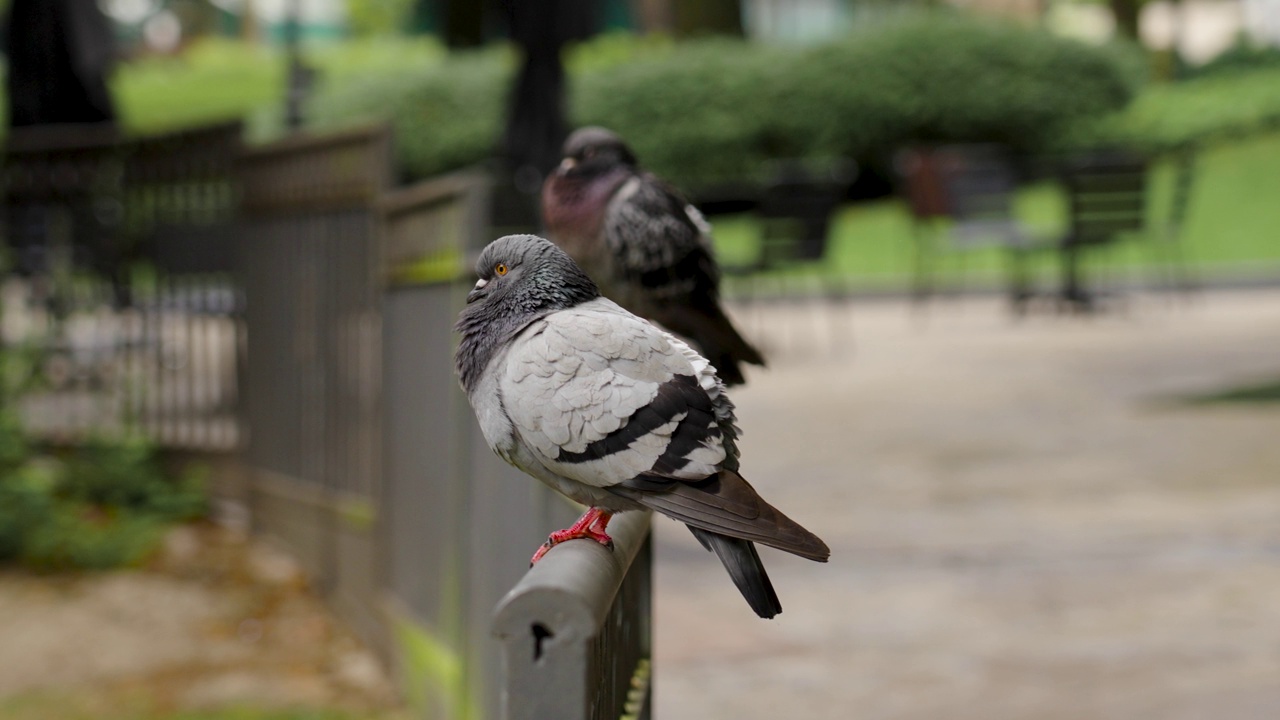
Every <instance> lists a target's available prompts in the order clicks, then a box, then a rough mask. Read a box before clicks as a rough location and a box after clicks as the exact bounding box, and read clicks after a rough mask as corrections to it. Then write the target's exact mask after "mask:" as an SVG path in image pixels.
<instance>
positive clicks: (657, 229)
mask: <svg viewBox="0 0 1280 720" xmlns="http://www.w3.org/2000/svg"><path fill="white" fill-rule="evenodd" d="M710 230H711V228H710V227H709V226H708V225H707V223H706V221H705V220H703V218H702V215H701V214H700V213H699V212H698V211H697V210H696V209H694V208H693V206H691V205H689V203H688V202H686V201H685V200H684V199H683V198H681V197H680V196H679V194H677V193H676V191H675V190H673V189H671V188H669V187H667V186H666V185H664V184H663V183H662V182H661V181H660V180H658V179H657V178H655V177H652V176H649V175H641V176H638V177H634V178H632V179H631V180H629V181H627V183H626V184H625V185H623V186H622V188H620V189H619V190H618V192H617V194H616V195H614V198H613V200H612V201H610V203H609V209H608V212H607V213H606V216H605V241H606V243H608V245H609V249H610V250H611V251H612V253H613V258H614V264H615V267H616V268H617V270H618V272H619V273H621V275H622V276H623V277H624V278H625V279H626V280H628V281H629V282H632V283H636V284H638V285H640V286H642V287H644V288H645V289H646V290H647V291H648V292H650V293H653V294H656V295H662V296H671V297H681V296H684V295H688V294H689V293H691V292H694V291H695V290H699V291H703V292H706V291H708V290H710V291H711V292H714V288H715V287H716V285H717V283H718V282H719V270H718V269H717V268H716V264H715V261H714V260H713V259H712V256H711V244H710V239H709V234H710Z"/></svg>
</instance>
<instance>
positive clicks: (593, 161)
mask: <svg viewBox="0 0 1280 720" xmlns="http://www.w3.org/2000/svg"><path fill="white" fill-rule="evenodd" d="M561 154H562V155H563V156H564V161H563V162H561V163H560V171H561V172H565V173H573V174H579V173H584V174H589V173H592V172H602V171H605V170H609V169H612V168H614V167H617V166H619V165H627V166H630V167H635V166H636V156H635V153H633V152H631V148H629V147H627V144H626V143H625V142H623V140H622V138H620V137H618V135H617V134H616V133H614V132H612V131H610V130H606V129H605V128H602V127H595V126H591V127H584V128H579V129H577V130H574V131H573V133H571V134H570V135H569V137H568V138H567V139H566V140H565V141H564V149H563V152H562V153H561Z"/></svg>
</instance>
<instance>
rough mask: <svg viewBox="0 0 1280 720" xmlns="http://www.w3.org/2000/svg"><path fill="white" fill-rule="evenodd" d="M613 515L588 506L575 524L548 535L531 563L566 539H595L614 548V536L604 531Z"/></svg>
mask: <svg viewBox="0 0 1280 720" xmlns="http://www.w3.org/2000/svg"><path fill="white" fill-rule="evenodd" d="M612 517H613V513H611V512H609V511H608V510H601V509H600V508H597V507H593V508H588V509H587V511H586V512H585V513H583V514H582V517H580V518H578V521H577V522H575V523H574V524H573V525H570V526H569V527H567V528H565V529H564V530H557V531H555V532H553V533H551V534H550V535H548V536H547V541H546V542H545V543H543V544H542V547H540V548H538V552H536V553H534V554H533V559H532V560H530V561H529V564H530V565H533V564H535V563H537V562H538V561H539V560H541V559H542V556H543V555H546V554H547V551H548V550H550V549H551V548H553V547H555V546H556V545H559V544H560V543H562V542H564V541H565V540H577V539H579V538H585V539H588V540H595V541H596V542H598V543H600V544H601V545H603V546H605V547H607V548H609V549H610V550H612V549H613V538H611V537H609V536H608V535H607V534H606V533H605V531H604V530H605V528H606V527H607V526H608V525H609V519H610V518H612Z"/></svg>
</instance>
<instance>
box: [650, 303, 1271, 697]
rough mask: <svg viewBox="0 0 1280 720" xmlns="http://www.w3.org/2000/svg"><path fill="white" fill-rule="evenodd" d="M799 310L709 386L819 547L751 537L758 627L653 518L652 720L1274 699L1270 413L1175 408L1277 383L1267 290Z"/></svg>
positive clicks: (782, 317)
mask: <svg viewBox="0 0 1280 720" xmlns="http://www.w3.org/2000/svg"><path fill="white" fill-rule="evenodd" d="M815 311H817V306H809V307H805V306H793V307H783V308H771V309H768V310H764V311H761V312H763V313H764V315H763V316H761V317H759V318H756V319H758V320H759V326H760V327H762V328H773V329H774V330H772V331H771V332H770V334H769V335H768V336H766V340H773V341H775V342H774V344H775V347H773V348H772V349H773V353H772V355H771V357H772V358H773V360H774V362H773V366H772V367H771V368H770V369H769V370H767V371H761V372H758V373H756V374H755V375H754V376H753V377H752V378H751V381H750V385H749V386H748V387H747V388H745V389H742V390H739V391H737V392H735V393H733V398H734V399H735V401H736V402H737V403H738V406H739V418H740V421H741V425H742V427H743V429H744V430H745V432H746V436H745V438H744V440H743V444H742V446H743V452H744V457H743V474H744V475H745V476H746V477H747V478H748V479H749V480H752V482H753V483H754V484H755V485H756V487H757V488H758V489H760V491H761V492H762V493H763V494H764V495H765V496H766V497H767V498H769V499H770V500H771V501H772V502H774V503H775V504H776V505H778V506H779V507H780V508H782V509H783V510H784V511H785V512H787V513H788V514H790V515H791V516H792V517H794V518H796V519H797V520H799V521H801V522H802V523H804V524H805V525H807V526H808V527H810V528H811V529H813V530H814V531H815V532H817V533H818V534H819V535H821V536H822V537H823V538H824V539H825V540H827V542H828V543H829V544H830V545H831V549H832V560H831V562H830V563H829V564H828V565H818V564H814V563H810V562H807V561H804V560H800V559H797V558H793V557H791V556H787V555H783V554H781V553H777V552H774V551H763V554H765V562H766V563H767V564H768V565H769V569H770V572H771V574H772V577H773V579H774V582H775V584H776V585H777V587H778V592H779V595H780V596H781V598H782V603H783V606H784V608H785V612H784V613H783V614H782V615H781V616H780V617H779V618H778V619H776V620H774V621H771V622H768V621H762V620H758V619H756V618H755V616H754V615H753V614H752V613H751V612H750V610H749V609H748V608H747V606H746V604H745V603H744V602H743V601H742V600H741V599H740V597H739V596H738V595H737V592H736V590H735V589H734V588H733V586H732V584H731V583H730V582H729V580H728V578H727V577H726V576H725V575H724V573H723V571H722V570H721V569H720V568H719V566H718V563H716V561H715V559H714V558H713V557H711V556H710V555H708V554H707V553H705V552H703V551H702V550H701V548H699V547H698V546H697V545H696V543H695V542H694V541H693V538H692V537H691V536H690V535H689V534H688V532H686V531H685V530H684V529H683V528H681V527H679V526H678V525H676V524H675V523H672V522H669V521H666V520H662V519H658V520H657V521H655V522H656V525H657V528H658V530H657V537H658V552H659V560H658V588H657V600H656V605H657V610H656V612H657V617H656V623H655V627H656V633H657V635H656V640H655V642H656V657H655V661H656V662H655V666H656V678H655V692H656V713H655V717H656V718H663V719H673V718H700V719H703V720H715V719H718V718H724V719H725V720H730V719H732V720H750V719H752V718H761V719H764V718H768V719H770V720H772V719H774V718H805V719H806V720H823V719H825V718H831V719H833V720H834V719H836V718H840V719H842V720H843V719H845V718H856V719H859V720H861V719H867V720H871V719H879V718H886V719H887V718H894V719H904V720H905V719H908V718H912V719H914V718H919V719H921V720H923V719H926V718H927V719H929V720H936V719H937V718H947V719H948V720H959V719H963V718H973V719H974V720H1000V719H1002V718H1019V719H1022V718H1028V719H1031V718H1034V719H1035V720H1055V719H1058V718H1061V719H1063V720H1066V719H1067V718H1072V719H1075V718H1116V719H1124V720H1133V719H1135V718H1161V719H1162V720H1178V719H1187V720H1192V719H1197V720H1198V719H1200V718H1212V720H1234V719H1237V718H1238V719H1241V720H1244V719H1248V720H1254V719H1256V718H1272V717H1280V405H1275V404H1272V405H1258V406H1253V407H1249V406H1242V405H1230V406H1228V405H1208V406H1207V405H1194V406H1193V405H1189V404H1187V403H1184V402H1179V401H1178V400H1177V398H1178V397H1179V396H1183V395H1185V394H1188V393H1197V392H1208V391H1214V390H1220V389H1224V388H1226V387H1230V386H1234V385H1238V384H1244V383H1248V382H1249V381H1259V380H1274V379H1276V378H1280V292H1276V291H1252V292H1239V293H1209V294H1206V295H1202V296H1201V297H1200V298H1199V299H1198V300H1196V301H1194V302H1193V303H1191V304H1189V305H1184V306H1178V307H1174V306H1170V305H1167V304H1164V303H1163V302H1160V301H1157V300H1154V299H1140V300H1139V301H1137V302H1135V303H1133V304H1131V305H1130V307H1129V308H1128V310H1127V311H1125V312H1124V313H1121V314H1112V315H1105V316H1101V317H1095V318H1074V317H1055V316H1035V317H1031V318H1028V319H1026V320H1024V321H1022V322H1014V321H1012V320H1011V319H1010V318H1009V316H1008V314H1007V312H1005V309H1004V307H1003V306H1002V305H1000V304H999V303H998V302H997V301H995V300H984V299H973V300H963V301H958V302H956V303H952V304H935V305H934V306H933V307H932V308H931V310H930V312H929V314H928V316H927V317H919V316H915V315H912V314H911V312H910V311H909V308H908V307H907V306H906V305H903V304H900V303H880V304H861V305H857V306H855V307H854V308H853V309H852V312H851V314H850V315H849V316H847V317H846V316H844V315H840V314H834V315H832V314H827V315H822V314H819V315H818V316H817V317H816V319H815V318H814V317H813V313H814V312H815ZM828 312H829V311H828ZM846 323H847V324H846ZM753 324H755V323H753V322H752V318H747V325H748V327H750V326H752V325H753ZM819 327H820V328H822V329H823V330H824V331H825V332H827V333H829V332H831V329H832V328H836V329H837V331H838V332H839V333H840V334H844V331H845V329H846V328H847V330H848V333H849V334H848V335H847V336H846V339H849V340H851V341H852V342H851V343H850V344H847V345H843V347H838V346H837V345H835V344H834V343H832V342H830V341H829V340H828V339H824V338H821V337H820V336H819V334H818V332H817V329H818V328H819ZM779 328H786V329H788V331H789V334H790V335H791V337H790V339H789V340H788V341H787V343H786V346H785V347H780V346H777V344H778V343H777V342H776V341H777V340H779V339H780V338H781V335H780V331H779V330H778V329H779Z"/></svg>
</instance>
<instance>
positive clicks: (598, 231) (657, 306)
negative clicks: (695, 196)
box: [542, 127, 764, 385]
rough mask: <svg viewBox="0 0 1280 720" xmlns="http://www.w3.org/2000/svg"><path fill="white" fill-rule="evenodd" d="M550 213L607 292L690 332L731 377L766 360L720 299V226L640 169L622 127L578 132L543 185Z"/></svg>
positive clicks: (556, 229)
mask: <svg viewBox="0 0 1280 720" xmlns="http://www.w3.org/2000/svg"><path fill="white" fill-rule="evenodd" d="M542 215H543V220H544V222H546V225H547V233H548V235H549V236H550V237H551V239H552V240H553V241H555V243H556V244H557V245H559V246H560V247H561V248H563V249H564V250H565V251H566V252H568V253H569V255H570V256H572V257H573V259H574V260H576V261H577V262H578V264H579V265H580V266H581V267H582V269H583V270H585V271H586V272H587V275H589V276H591V279H592V280H594V281H595V282H596V283H597V285H598V286H599V287H600V289H601V292H603V293H604V295H605V296H606V297H608V298H610V299H611V300H613V301H615V302H617V303H618V304H619V305H622V306H623V307H624V308H626V309H628V310H630V311H631V312H633V313H635V314H637V315H639V316H640V317H643V318H647V319H649V320H652V321H654V322H656V323H658V324H659V325H661V326H662V327H664V328H666V329H667V330H670V331H671V332H673V333H675V334H676V335H679V336H680V337H682V338H686V339H688V340H690V341H691V342H692V343H693V344H694V346H695V347H697V348H698V349H699V350H701V351H702V354H703V355H705V356H706V357H707V358H708V359H709V360H711V364H712V365H714V366H715V368H716V370H717V371H718V372H719V374H720V377H721V379H723V380H724V382H725V383H726V384H728V385H737V384H739V383H741V382H743V381H744V378H743V376H742V368H741V366H740V364H741V363H751V364H752V365H764V357H763V356H761V355H760V352H759V351H758V350H756V349H755V348H753V347H751V345H750V344H749V343H748V342H747V341H746V340H745V339H743V337H742V335H741V334H739V333H738V331H737V330H736V329H735V328H734V327H733V324H732V323H731V322H729V318H728V317H726V316H725V314H724V310H723V309H721V307H720V290H719V284H720V271H719V269H718V268H717V267H716V262H715V258H714V257H713V256H712V250H711V227H710V226H709V225H707V222H706V221H705V220H703V219H702V215H701V214H700V213H699V212H698V211H697V209H695V208H694V207H693V206H692V205H690V204H689V203H688V202H686V201H685V200H684V198H682V197H680V194H679V193H678V192H676V191H675V190H674V189H673V188H671V187H670V186H668V185H667V184H666V183H664V182H662V181H661V180H659V179H658V178H657V177H655V176H654V175H652V174H650V173H647V172H644V171H642V170H640V169H639V168H638V167H637V166H636V158H635V155H633V154H632V153H631V149H630V148H628V147H627V145H626V143H624V142H623V141H622V139H621V138H619V137H618V136H617V135H615V134H613V133H612V132H609V131H608V130H605V129H604V128H598V127H587V128H582V129H580V130H577V131H575V132H574V133H573V134H572V135H570V136H569V138H568V139H567V140H566V141H565V144H564V160H563V161H562V162H561V163H560V167H558V168H557V169H556V170H555V172H553V173H552V174H551V175H550V176H549V177H548V178H547V181H546V182H545V183H544V184H543V186H542Z"/></svg>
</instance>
